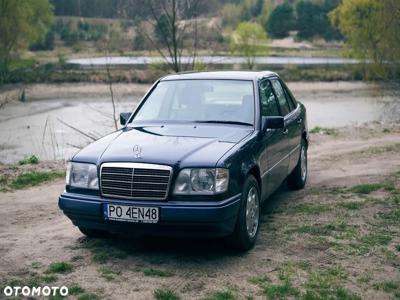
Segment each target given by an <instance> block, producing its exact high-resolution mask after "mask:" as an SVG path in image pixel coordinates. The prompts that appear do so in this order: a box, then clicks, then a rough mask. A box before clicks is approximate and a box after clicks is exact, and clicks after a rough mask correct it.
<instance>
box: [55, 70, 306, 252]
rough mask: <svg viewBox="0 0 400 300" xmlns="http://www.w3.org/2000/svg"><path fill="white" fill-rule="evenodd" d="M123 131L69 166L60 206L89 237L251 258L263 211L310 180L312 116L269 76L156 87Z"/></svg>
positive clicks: (194, 77)
mask: <svg viewBox="0 0 400 300" xmlns="http://www.w3.org/2000/svg"><path fill="white" fill-rule="evenodd" d="M120 120H121V124H122V125H123V128H122V129H120V130H118V131H116V132H114V133H112V134H110V135H107V136H105V137H103V138H101V139H100V140H98V141H96V142H94V143H92V144H91V145H89V146H87V147H86V148H84V149H83V150H81V151H80V152H78V153H77V154H76V155H75V156H74V157H73V158H72V159H71V161H70V162H69V164H68V170H67V179H66V190H65V192H63V193H62V194H61V195H60V198H59V206H60V208H61V209H62V210H63V212H64V213H65V215H66V216H68V217H69V218H70V219H71V220H72V222H73V224H74V225H76V226H78V227H79V229H80V231H81V232H82V233H83V234H85V235H87V236H94V237H99V236H104V235H105V234H108V233H125V234H132V235H166V234H167V235H183V236H206V237H226V238H228V240H229V241H231V242H232V243H233V245H235V246H236V247H238V248H240V249H243V250H246V249H250V248H251V247H252V246H253V245H254V243H255V241H256V238H257V234H258V231H259V227H260V205H261V203H262V202H263V201H264V200H265V199H267V197H268V196H269V195H271V193H273V192H274V191H275V190H276V189H277V188H278V187H279V186H280V185H281V184H282V182H283V181H284V180H286V181H287V184H288V186H289V187H290V188H292V189H301V188H303V187H304V185H305V183H306V179H307V147H308V133H307V123H306V110H305V107H304V106H303V105H302V104H301V103H300V102H298V101H296V99H295V98H294V97H293V95H292V93H291V92H290V90H289V89H288V88H287V86H286V85H285V83H284V82H283V81H282V80H281V79H280V78H279V76H278V75H277V74H275V73H272V72H201V73H184V74H176V75H170V76H166V77H164V78H162V79H160V80H158V81H157V82H156V83H155V84H154V85H153V86H152V87H151V89H150V90H149V91H148V93H147V94H146V95H145V96H144V97H143V100H142V101H141V102H140V104H139V105H138V106H137V108H136V109H135V111H134V112H133V113H121V116H120Z"/></svg>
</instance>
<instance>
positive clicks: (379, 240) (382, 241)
mask: <svg viewBox="0 0 400 300" xmlns="http://www.w3.org/2000/svg"><path fill="white" fill-rule="evenodd" d="M391 241H392V237H391V236H390V235H388V234H383V233H371V234H368V235H364V236H363V237H362V238H361V242H363V243H364V244H366V245H369V246H387V245H389V243H390V242H391Z"/></svg>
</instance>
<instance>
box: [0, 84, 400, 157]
mask: <svg viewBox="0 0 400 300" xmlns="http://www.w3.org/2000/svg"><path fill="white" fill-rule="evenodd" d="M288 85H289V87H290V89H291V90H292V91H293V93H294V95H295V96H296V98H297V99H298V100H299V101H301V102H303V103H304V104H305V106H306V108H307V115H308V125H309V129H310V130H311V129H313V128H317V129H318V128H336V127H345V126H363V124H364V123H370V122H379V123H381V124H383V126H385V124H390V123H393V122H396V121H398V120H399V116H400V108H399V101H398V91H397V90H392V89H388V88H387V87H386V86H382V85H379V84H369V83H364V82H289V83H288ZM149 87H150V85H148V84H121V83H118V84H113V85H112V88H113V93H114V99H115V105H116V116H115V118H118V115H119V112H125V111H132V110H133V109H134V108H135V107H136V105H137V103H138V102H139V100H140V98H141V97H142V96H143V95H144V94H145V92H146V91H147V90H148V88H149ZM109 88H110V86H109V85H107V84H86V83H79V84H66V83H64V84H34V85H25V86H22V85H9V86H6V87H4V88H2V89H1V90H0V97H1V98H3V99H6V102H3V104H4V105H3V107H2V109H0V124H1V129H0V140H1V145H0V161H1V162H4V163H12V162H14V161H17V160H20V159H23V158H25V157H27V156H30V155H32V154H34V155H37V156H38V157H39V158H40V159H41V160H57V159H68V158H69V157H70V156H71V155H73V154H74V153H75V152H76V151H78V150H79V149H80V148H81V147H83V146H85V145H86V144H88V143H90V142H91V138H88V136H85V135H83V134H81V133H79V132H78V131H77V130H75V129H78V130H81V131H83V132H84V133H86V134H88V135H90V136H91V137H93V138H99V137H101V136H104V135H106V134H108V133H110V132H112V131H114V130H115V127H114V126H113V123H114V119H113V116H112V103H111V100H110V99H111V98H110V89H109ZM22 91H24V99H25V102H21V101H18V98H20V97H21V93H22ZM7 99H8V100H7ZM72 127H73V128H75V129H73V128H72ZM389 127H390V126H389Z"/></svg>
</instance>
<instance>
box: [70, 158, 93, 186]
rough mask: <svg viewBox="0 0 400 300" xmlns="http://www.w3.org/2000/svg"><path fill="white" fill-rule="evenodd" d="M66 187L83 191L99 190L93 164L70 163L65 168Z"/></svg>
mask: <svg viewBox="0 0 400 300" xmlns="http://www.w3.org/2000/svg"><path fill="white" fill-rule="evenodd" d="M66 183H67V185H70V186H72V187H77V188H84V189H92V190H98V189H99V180H98V177H97V167H96V165H94V164H85V163H76V162H70V163H68V166H67V178H66Z"/></svg>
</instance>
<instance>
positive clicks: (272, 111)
mask: <svg viewBox="0 0 400 300" xmlns="http://www.w3.org/2000/svg"><path fill="white" fill-rule="evenodd" d="M260 101H261V115H262V116H264V117H266V116H271V117H272V116H279V115H280V113H279V109H278V104H277V102H276V98H275V95H274V93H273V92H272V86H271V82H269V80H264V81H261V83H260Z"/></svg>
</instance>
